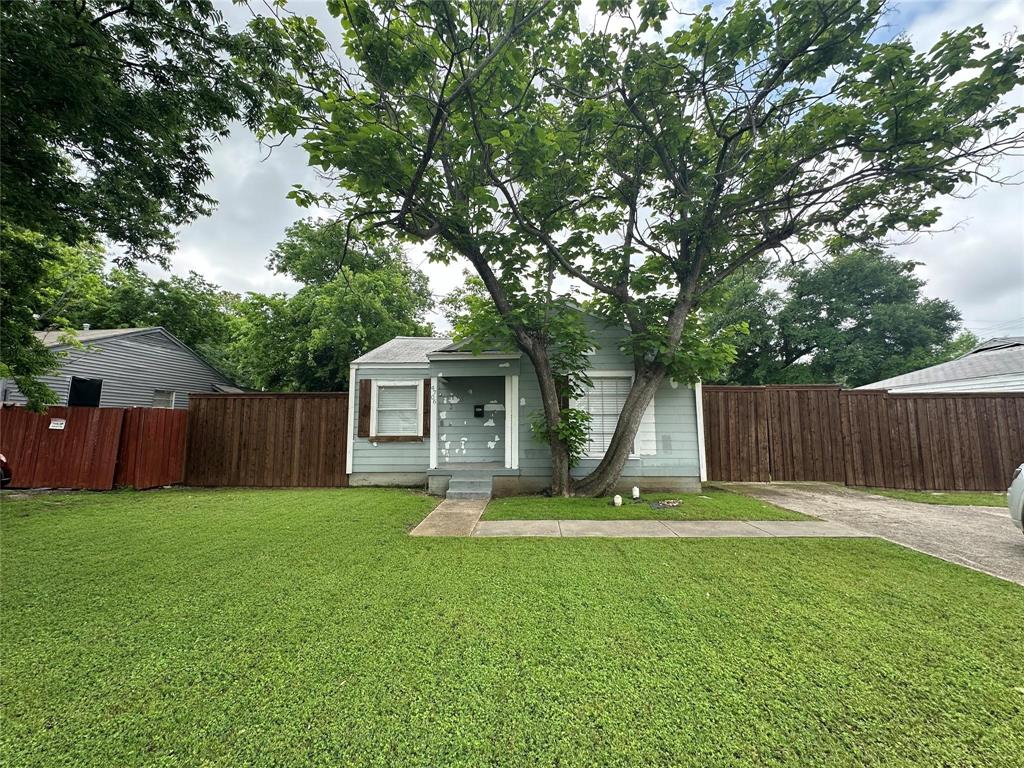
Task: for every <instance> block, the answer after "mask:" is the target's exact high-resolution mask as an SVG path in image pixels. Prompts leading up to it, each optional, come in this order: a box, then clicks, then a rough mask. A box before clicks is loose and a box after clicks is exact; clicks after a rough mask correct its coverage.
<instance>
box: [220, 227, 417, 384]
mask: <svg viewBox="0 0 1024 768" xmlns="http://www.w3.org/2000/svg"><path fill="white" fill-rule="evenodd" d="M268 266H270V267H271V268H273V269H275V270H276V271H278V272H279V273H284V274H287V275H289V276H290V277H292V278H293V279H295V280H297V281H299V282H300V283H303V284H304V285H303V286H302V288H300V289H299V290H298V291H297V292H296V293H295V294H294V295H292V296H287V295H285V294H281V293H278V294H274V295H271V296H267V295H263V294H258V293H251V294H249V295H247V296H246V297H245V298H243V299H242V300H241V301H240V302H239V303H238V305H237V307H236V310H237V312H238V318H237V319H236V320H235V321H234V323H233V328H232V338H231V342H230V344H229V346H228V350H227V361H228V362H227V365H228V367H229V368H230V369H231V370H232V372H233V373H234V375H235V376H236V378H237V379H238V381H239V382H240V383H242V384H245V385H246V386H251V387H255V388H257V389H272V390H284V391H332V390H342V389H347V387H348V378H349V364H350V363H351V362H352V360H354V359H355V358H357V357H359V356H360V355H362V354H364V353H365V352H368V351H369V350H371V349H373V348H374V347H377V346H379V345H380V344H383V343H384V342H386V341H390V340H391V339H393V338H394V337H395V336H417V335H423V334H428V333H430V332H431V330H432V329H431V327H430V325H429V324H428V323H427V322H426V313H427V311H428V310H430V309H431V307H432V306H433V299H432V296H431V294H430V287H429V284H428V281H427V276H426V275H425V274H424V273H423V272H422V271H421V270H419V269H416V268H414V267H412V266H411V265H410V264H409V263H408V262H407V260H406V259H405V257H404V255H403V254H402V251H401V248H400V246H399V245H398V243H396V242H394V241H389V240H384V241H378V242H374V243H372V244H363V243H360V244H358V245H357V244H353V243H351V242H349V239H348V237H347V235H346V228H345V226H344V224H339V223H337V222H333V221H326V220H316V219H310V220H304V221H300V222H297V223H296V224H294V225H292V226H291V227H290V228H289V229H288V232H287V233H286V235H285V237H284V239H283V240H282V241H281V242H280V243H279V244H278V245H277V247H276V248H275V249H274V251H273V252H272V254H271V255H270V258H269V259H268Z"/></svg>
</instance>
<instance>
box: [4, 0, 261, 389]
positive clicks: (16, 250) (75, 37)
mask: <svg viewBox="0 0 1024 768" xmlns="http://www.w3.org/2000/svg"><path fill="white" fill-rule="evenodd" d="M0 24H2V26H3V50H2V53H0V64H2V70H0V79H2V81H3V88H2V90H0V172H2V175H3V185H2V187H0V206H2V208H3V213H4V222H3V231H2V233H0V267H2V272H3V289H2V291H3V294H2V297H0V298H2V299H3V304H4V313H3V318H2V320H0V369H2V370H0V373H2V375H5V376H13V377H14V378H15V380H16V381H17V382H18V386H19V388H20V389H21V390H22V391H23V392H25V393H26V394H27V395H28V396H29V399H30V403H32V404H33V405H34V406H38V405H41V404H43V403H45V402H48V401H52V393H49V392H48V390H46V388H45V387H40V386H39V385H37V384H36V383H35V382H34V381H33V379H32V377H33V376H34V375H38V374H40V373H44V372H46V371H47V370H48V369H50V368H52V367H53V365H54V364H55V362H56V361H55V359H54V357H53V355H52V354H51V353H50V352H49V351H48V350H46V349H45V348H44V347H43V346H42V345H41V344H39V343H38V342H37V341H36V340H35V339H34V337H33V336H32V335H31V330H32V328H33V327H34V325H35V323H34V317H33V316H34V315H39V314H40V312H39V309H40V308H39V307H37V306H34V305H33V304H32V303H31V302H32V301H33V300H34V299H36V298H37V297H39V295H40V293H41V292H45V286H43V285H42V281H44V280H45V276H46V275H47V272H48V269H49V267H48V266H47V265H48V264H49V263H51V262H57V261H60V259H61V253H62V249H64V248H69V247H70V248H77V247H79V246H81V247H85V248H90V247H95V246H96V245H97V244H98V243H100V242H101V241H104V242H106V243H108V244H112V245H114V246H115V247H116V248H118V249H119V251H118V253H119V254H120V257H121V259H122V261H124V262H133V261H137V260H155V261H158V262H161V263H164V260H165V259H166V256H167V254H168V253H169V252H170V250H171V249H172V248H173V245H174V232H175V229H176V228H177V227H179V226H181V225H184V224H187V223H188V222H190V221H192V220H194V219H195V218H196V217H197V216H201V215H204V214H206V213H209V211H210V210H211V207H212V206H213V204H214V201H213V199H212V198H211V197H210V196H209V195H208V194H207V193H206V192H205V191H204V188H203V184H204V183H205V182H206V181H207V180H208V179H209V177H210V169H209V166H208V164H207V159H206V158H207V155H208V153H209V151H210V149H211V148H212V146H213V142H215V141H216V140H217V139H219V138H221V137H223V136H225V135H227V132H228V127H229V125H230V123H231V122H232V121H235V120H243V121H245V122H247V123H249V124H250V125H251V126H254V125H256V124H257V121H258V120H259V118H260V114H261V104H262V91H261V89H259V88H257V87H255V85H254V84H253V83H252V82H250V81H248V80H246V79H245V78H244V77H243V76H242V74H241V73H240V71H239V70H238V69H237V67H236V66H235V64H234V60H235V57H236V56H238V55H240V54H241V53H242V52H243V51H244V50H247V49H248V48H249V47H250V46H252V45H254V41H253V39H252V38H251V36H249V35H248V34H247V33H232V32H231V31H230V30H228V28H227V27H226V26H225V25H224V23H223V20H222V17H221V14H220V12H219V11H217V10H216V8H215V7H214V3H213V2H212V1H211V0H195V1H193V2H187V3H183V2H172V1H171V0H132V2H128V3H123V2H120V0H116V1H115V0H76V1H75V2H30V1H29V0H8V1H7V2H3V3H0ZM264 58H265V60H266V61H270V58H268V57H266V56H265V57H264Z"/></svg>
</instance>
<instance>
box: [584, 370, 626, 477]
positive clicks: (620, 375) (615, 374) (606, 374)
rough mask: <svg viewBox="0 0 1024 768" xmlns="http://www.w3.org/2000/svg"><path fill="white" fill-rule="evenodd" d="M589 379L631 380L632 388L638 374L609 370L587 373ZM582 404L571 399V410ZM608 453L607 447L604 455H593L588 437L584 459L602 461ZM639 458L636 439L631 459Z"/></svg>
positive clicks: (620, 413) (620, 412)
mask: <svg viewBox="0 0 1024 768" xmlns="http://www.w3.org/2000/svg"><path fill="white" fill-rule="evenodd" d="M587 377H588V378H589V379H590V380H591V381H593V380H594V379H629V386H630V387H632V386H633V379H634V378H636V373H635V372H634V371H611V370H608V371H587ZM581 404H582V401H581V400H578V399H576V398H570V399H569V407H570V408H580V405H581ZM580 410H585V409H582V408H580ZM587 413H590V414H591V416H593V413H592V412H591V411H589V410H588V411H587ZM619 415H620V416H621V415H622V411H621V410H620V411H619ZM607 452H608V449H607V447H606V448H605V450H604V452H602V453H591V452H590V437H589V435H588V437H587V452H586V453H584V454H583V458H585V459H594V460H600V459H603V458H604V455H605V453H607ZM638 456H639V454H637V452H636V440H635V439H634V440H633V445H631V446H630V448H629V458H630V459H635V458H638Z"/></svg>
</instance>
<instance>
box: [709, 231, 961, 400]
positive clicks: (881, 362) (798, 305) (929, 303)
mask: <svg viewBox="0 0 1024 768" xmlns="http://www.w3.org/2000/svg"><path fill="white" fill-rule="evenodd" d="M916 266H917V264H915V263H914V262H908V261H901V260H899V259H897V258H895V257H894V256H892V255H887V254H885V253H883V252H882V251H880V250H879V249H875V248H863V249H856V250H853V251H850V252H848V253H843V254H840V255H838V256H836V257H835V258H833V259H828V260H825V261H822V262H820V263H810V264H797V265H793V266H789V267H786V268H783V269H781V270H779V271H778V272H777V273H775V274H774V277H775V279H776V280H777V281H781V282H782V283H783V288H782V289H781V290H779V289H776V288H773V287H769V286H767V285H766V284H765V282H764V281H763V276H750V275H737V276H734V277H733V278H731V279H730V281H728V283H729V284H728V286H727V287H728V296H727V298H726V299H725V300H724V301H723V302H722V304H721V305H720V306H719V307H718V308H717V309H716V311H715V312H714V313H712V318H711V319H712V322H711V325H712V328H719V327H726V326H729V325H734V324H736V323H746V325H747V327H748V330H749V333H748V334H747V335H746V336H742V337H740V338H739V339H738V340H737V343H736V346H737V356H736V361H735V362H734V363H733V364H732V366H731V367H730V368H729V370H728V372H727V373H726V374H725V376H723V377H722V380H723V381H725V382H728V383H732V384H811V383H826V382H833V383H836V384H842V385H844V386H848V387H858V386H861V385H862V384H869V383H871V382H873V381H880V380H882V379H886V378H889V377H891V376H898V375H899V374H901V373H907V372H908V371H913V370H917V369H918V368H923V367H926V366H929V365H934V364H936V363H941V362H945V361H946V360H950V359H952V358H953V357H956V356H958V355H960V354H963V353H964V352H966V351H967V350H968V349H970V348H971V347H972V346H974V345H975V344H976V343H977V339H976V338H975V337H974V336H973V335H971V334H969V333H960V332H959V329H960V312H959V310H958V309H957V308H956V307H955V306H953V304H952V303H950V302H948V301H945V300H943V299H934V298H929V297H926V296H924V295H923V293H922V288H923V287H924V281H923V280H921V279H920V278H919V277H917V276H916V275H915V274H914V270H915V268H916ZM758 278H761V279H758Z"/></svg>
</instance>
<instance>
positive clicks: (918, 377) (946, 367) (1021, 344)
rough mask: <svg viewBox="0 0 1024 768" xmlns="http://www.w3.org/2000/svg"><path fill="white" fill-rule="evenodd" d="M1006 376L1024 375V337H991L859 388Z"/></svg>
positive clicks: (952, 381)
mask: <svg viewBox="0 0 1024 768" xmlns="http://www.w3.org/2000/svg"><path fill="white" fill-rule="evenodd" d="M1004 376H1009V377H1014V376H1021V377H1024V336H1003V337H1000V338H995V339H988V340H986V341H983V342H982V343H981V344H979V345H978V346H976V347H975V348H974V349H972V350H971V351H970V352H968V353H967V354H965V355H963V356H961V357H958V358H957V359H956V360H950V361H949V362H948V363H939V364H938V365H932V366H930V367H928V368H922V369H921V370H919V371H911V372H910V373H904V374H903V375H902V376H893V377H892V378H889V379H884V380H882V381H876V382H875V383H873V384H865V385H864V386H862V387H858V389H890V390H891V389H903V388H907V387H930V386H932V387H933V386H936V385H954V386H955V385H956V384H957V383H958V382H961V383H965V382H968V381H970V380H977V379H986V378H992V377H1004Z"/></svg>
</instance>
